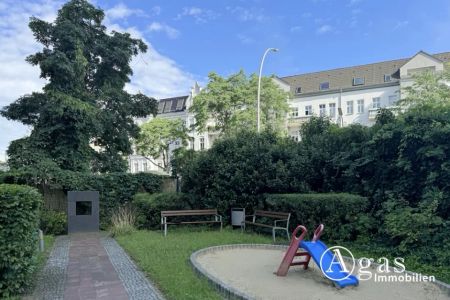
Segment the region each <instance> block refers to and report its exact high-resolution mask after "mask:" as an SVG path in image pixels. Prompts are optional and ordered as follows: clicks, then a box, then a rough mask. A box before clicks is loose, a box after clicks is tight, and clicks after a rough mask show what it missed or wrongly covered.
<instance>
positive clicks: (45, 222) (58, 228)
mask: <svg viewBox="0 0 450 300" xmlns="http://www.w3.org/2000/svg"><path fill="white" fill-rule="evenodd" d="M39 228H40V229H41V230H42V231H43V232H44V234H47V235H49V234H50V235H60V234H63V233H66V232H67V215H66V213H63V212H59V211H54V210H47V209H45V210H43V211H42V213H41V220H40V225H39Z"/></svg>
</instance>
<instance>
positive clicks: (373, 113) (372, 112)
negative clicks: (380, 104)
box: [369, 108, 380, 120]
mask: <svg viewBox="0 0 450 300" xmlns="http://www.w3.org/2000/svg"><path fill="white" fill-rule="evenodd" d="M379 110H380V108H369V120H375V118H376V117H377V114H378V111H379Z"/></svg>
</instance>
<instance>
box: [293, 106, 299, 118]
mask: <svg viewBox="0 0 450 300" xmlns="http://www.w3.org/2000/svg"><path fill="white" fill-rule="evenodd" d="M291 117H292V118H295V117H298V107H291Z"/></svg>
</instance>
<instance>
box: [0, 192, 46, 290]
mask: <svg viewBox="0 0 450 300" xmlns="http://www.w3.org/2000/svg"><path fill="white" fill-rule="evenodd" d="M41 205H42V196H41V195H40V194H39V192H38V191H37V190H36V189H34V188H31V187H27V186H19V185H10V184H0V298H2V297H9V296H11V295H14V294H17V293H21V292H23V291H24V289H25V287H26V286H27V285H28V284H29V280H30V276H31V275H32V274H33V271H34V269H35V268H36V264H37V251H38V248H37V246H38V244H37V241H38V234H37V231H38V225H39V209H40V207H41Z"/></svg>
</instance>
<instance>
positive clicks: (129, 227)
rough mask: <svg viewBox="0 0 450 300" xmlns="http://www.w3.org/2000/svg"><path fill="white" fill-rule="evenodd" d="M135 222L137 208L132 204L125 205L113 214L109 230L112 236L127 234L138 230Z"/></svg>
mask: <svg viewBox="0 0 450 300" xmlns="http://www.w3.org/2000/svg"><path fill="white" fill-rule="evenodd" d="M135 224H136V211H135V209H134V208H133V207H132V206H131V205H124V206H121V207H119V209H118V210H117V211H115V212H114V213H113V214H112V216H111V227H110V228H109V232H110V233H111V235H112V236H120V235H127V234H130V233H132V232H134V231H135V230H136V227H135Z"/></svg>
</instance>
